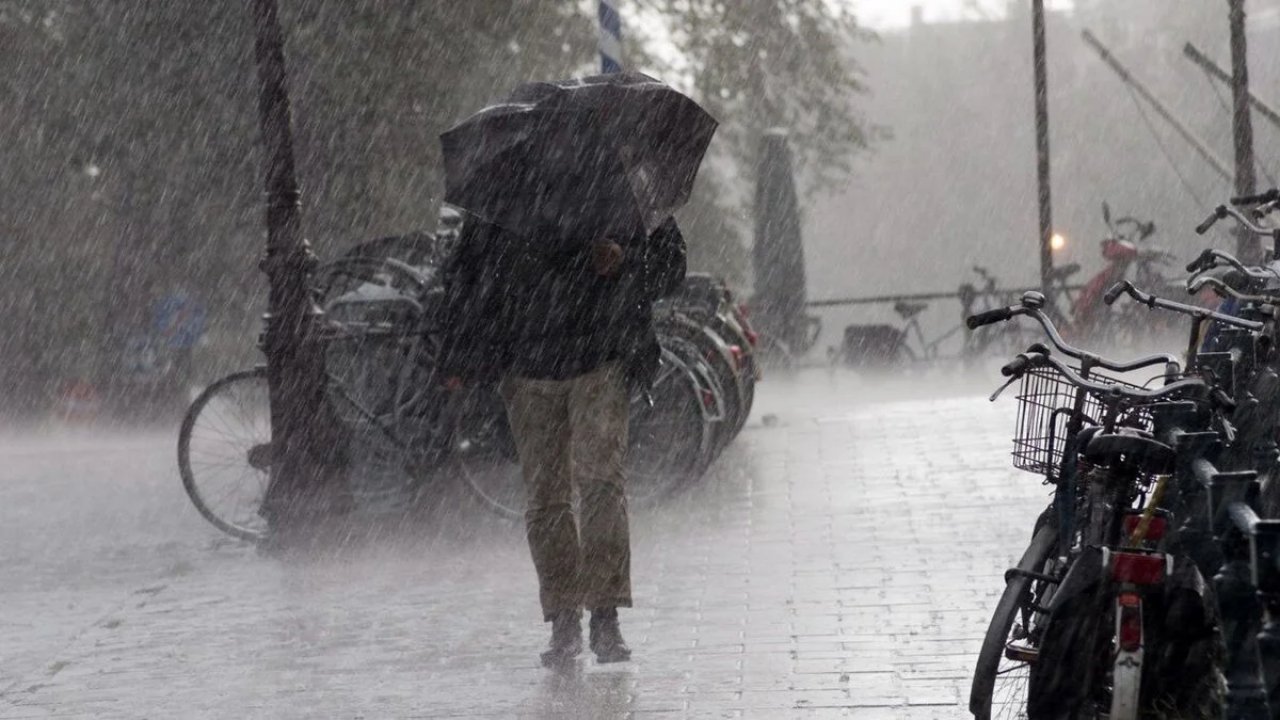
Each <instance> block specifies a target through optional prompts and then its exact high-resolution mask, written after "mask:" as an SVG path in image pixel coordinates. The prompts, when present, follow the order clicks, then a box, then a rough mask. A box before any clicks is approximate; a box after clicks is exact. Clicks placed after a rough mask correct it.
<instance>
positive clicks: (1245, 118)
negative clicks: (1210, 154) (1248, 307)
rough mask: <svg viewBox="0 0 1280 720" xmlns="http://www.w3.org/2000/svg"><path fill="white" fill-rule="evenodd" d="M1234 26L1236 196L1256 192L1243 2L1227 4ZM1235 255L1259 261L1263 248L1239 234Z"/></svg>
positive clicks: (1233, 83) (1228, 2)
mask: <svg viewBox="0 0 1280 720" xmlns="http://www.w3.org/2000/svg"><path fill="white" fill-rule="evenodd" d="M1227 5H1228V8H1229V12H1228V13H1227V16H1228V18H1229V20H1230V24H1231V101H1232V102H1231V105H1232V108H1231V109H1232V113H1231V136H1232V138H1233V140H1234V145H1235V155H1236V178H1235V179H1236V184H1235V188H1236V195H1252V194H1253V193H1255V192H1257V185H1258V181H1257V176H1256V175H1255V174H1254V169H1253V168H1254V166H1253V118H1252V115H1251V114H1250V112H1249V62H1248V48H1247V46H1246V44H1245V35H1244V0H1227ZM1236 252H1237V254H1238V255H1239V256H1240V257H1241V258H1247V259H1251V260H1259V259H1261V258H1262V245H1261V243H1259V242H1258V239H1257V238H1255V237H1253V235H1252V234H1250V233H1248V232H1244V231H1242V230H1240V231H1237V233H1236Z"/></svg>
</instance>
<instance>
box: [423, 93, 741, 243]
mask: <svg viewBox="0 0 1280 720" xmlns="http://www.w3.org/2000/svg"><path fill="white" fill-rule="evenodd" d="M716 125H717V123H716V121H715V119H714V118H712V117H711V116H710V115H709V114H708V113H707V112H706V111H705V110H703V109H702V108H701V107H700V106H699V105H698V104H697V103H695V102H694V101H693V100H690V99H689V98H688V97H686V96H684V95H682V94H681V93H679V92H677V91H676V90H674V89H672V88H671V87H670V86H668V85H666V84H664V83H662V82H660V81H658V80H655V79H654V78H651V77H649V76H647V75H643V74H641V73H634V72H627V73H611V74H609V75H596V76H592V77H587V78H582V79H575V80H566V81H561V82H534V83H526V84H524V85H521V86H519V87H517V88H516V89H515V91H514V92H512V93H511V95H510V96H509V97H508V98H507V99H506V100H505V101H503V102H502V103H499V104H497V105H492V106H490V107H487V108H484V109H483V110H481V111H480V112H478V113H476V114H474V115H472V116H471V117H469V118H467V119H466V120H464V121H462V122H461V123H459V124H458V125H456V126H455V127H453V128H452V129H450V130H448V131H447V132H445V133H444V134H443V135H441V136H440V142H441V145H442V148H443V153H444V165H445V201H446V202H448V203H450V204H452V205H456V206H458V207H461V208H464V209H466V210H467V211H468V212H471V213H473V214H475V215H477V216H479V217H481V218H483V219H485V220H487V221H489V222H492V223H494V224H496V225H500V226H502V227H504V228H506V229H508V230H511V231H513V232H515V233H518V234H521V235H533V234H537V233H542V232H547V231H554V232H555V233H557V234H558V235H560V236H579V237H592V236H599V234H601V233H609V232H618V233H622V234H625V233H627V232H628V231H631V230H638V229H643V230H644V231H645V233H646V234H648V233H649V232H652V231H653V230H655V229H657V227H658V226H659V225H661V224H662V222H663V221H664V220H665V219H666V218H668V217H670V216H671V214H672V213H674V212H675V211H676V210H677V209H679V208H680V207H681V206H683V205H684V204H685V203H686V202H688V200H689V194H690V192H691V190H692V188H693V180H694V177H695V176H696V175H697V172H698V167H699V165H701V163H702V157H703V155H705V154H706V151H707V145H708V144H709V143H710V142H711V136H712V135H713V134H714V133H715V129H716Z"/></svg>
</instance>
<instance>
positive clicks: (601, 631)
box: [569, 363, 631, 662]
mask: <svg viewBox="0 0 1280 720" xmlns="http://www.w3.org/2000/svg"><path fill="white" fill-rule="evenodd" d="M572 382H573V385H572V389H571V391H570V397H569V425H570V427H571V428H572V429H571V436H572V438H573V439H572V448H571V451H570V457H571V464H572V474H573V479H574V482H575V483H576V484H577V486H578V491H579V493H580V494H581V496H582V507H581V526H582V533H581V534H582V567H581V570H580V578H581V583H582V593H583V595H582V599H583V604H584V605H585V606H586V607H588V608H591V610H592V618H591V631H592V632H591V637H592V650H594V651H595V652H596V655H597V657H598V658H599V659H600V660H601V661H602V662H616V661H619V660H626V659H628V658H629V657H630V656H631V651H630V650H628V649H627V647H626V644H625V643H624V642H623V641H622V635H621V633H620V632H619V630H618V621H617V612H616V609H617V608H619V607H631V538H630V530H629V526H628V522H627V497H626V492H625V487H626V484H625V476H624V470H623V462H624V460H625V458H626V452H627V425H628V421H629V415H628V411H629V403H628V398H627V390H626V382H625V380H624V378H623V374H622V372H621V367H620V365H619V364H618V363H609V364H607V365H605V366H603V367H601V368H600V369H598V370H596V371H594V372H591V373H588V374H586V375H583V376H581V377H578V378H575V379H574V380H573V381H572Z"/></svg>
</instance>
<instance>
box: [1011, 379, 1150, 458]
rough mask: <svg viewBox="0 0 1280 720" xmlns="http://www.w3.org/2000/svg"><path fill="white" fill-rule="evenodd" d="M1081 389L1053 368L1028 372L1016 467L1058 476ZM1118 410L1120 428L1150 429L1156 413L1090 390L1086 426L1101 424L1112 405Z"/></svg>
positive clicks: (1115, 382) (1121, 384) (1021, 400)
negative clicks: (1110, 398) (1105, 398)
mask: <svg viewBox="0 0 1280 720" xmlns="http://www.w3.org/2000/svg"><path fill="white" fill-rule="evenodd" d="M1089 379H1090V380H1091V381H1093V382H1095V383H1105V384H1108V385H1116V386H1118V387H1123V388H1131V389H1138V388H1139V386H1137V385H1134V384H1132V383H1127V382H1124V381H1122V380H1117V379H1115V378H1111V377H1107V376H1105V375H1099V374H1096V373H1091V374H1090V376H1089ZM1077 392H1078V388H1076V386H1075V385H1072V384H1071V382H1070V381H1069V380H1067V379H1066V378H1065V377H1064V376H1063V375H1062V374H1061V373H1059V372H1058V371H1057V370H1055V369H1054V368H1052V367H1038V368H1032V369H1030V370H1028V371H1027V372H1026V373H1025V374H1023V376H1022V384H1021V386H1020V387H1019V389H1018V394H1017V400H1018V420H1017V426H1016V427H1015V429H1014V436H1013V466H1014V467H1016V468H1018V469H1019V470H1026V471H1027V472H1033V473H1036V474H1037V475H1043V476H1045V477H1046V478H1052V477H1055V476H1057V474H1058V468H1059V467H1061V465H1062V456H1063V448H1064V447H1065V445H1066V439H1067V424H1068V423H1069V422H1070V420H1071V411H1072V409H1073V408H1074V407H1075V403H1076V394H1077ZM1112 408H1114V409H1115V412H1116V416H1115V418H1114V422H1115V425H1116V426H1123V427H1132V428H1138V429H1141V430H1151V411H1150V408H1149V407H1146V406H1142V405H1136V406H1135V405H1126V404H1125V403H1124V402H1123V401H1121V402H1119V403H1117V402H1115V401H1110V400H1109V401H1108V402H1107V403H1104V402H1103V401H1102V399H1101V398H1099V397H1098V396H1097V395H1094V394H1092V393H1089V392H1086V393H1085V397H1084V405H1083V408H1082V412H1083V413H1084V422H1085V425H1086V426H1088V425H1101V424H1102V423H1103V422H1104V421H1105V420H1106V418H1107V414H1108V412H1109V409H1112Z"/></svg>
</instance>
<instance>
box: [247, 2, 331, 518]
mask: <svg viewBox="0 0 1280 720" xmlns="http://www.w3.org/2000/svg"><path fill="white" fill-rule="evenodd" d="M253 8H254V19H255V26H256V28H257V37H256V41H255V43H254V55H255V58H256V61H257V70H258V86H259V87H258V117H259V122H260V124H261V129H262V149H263V160H264V163H265V167H264V183H265V190H266V220H267V247H266V253H265V254H264V255H263V258H262V262H261V264H260V267H261V269H262V271H263V272H264V273H266V275H267V280H268V283H269V292H268V305H267V314H266V316H265V327H264V330H263V334H262V341H261V347H262V351H263V353H264V354H265V355H266V358H267V385H268V393H269V397H270V403H271V437H272V447H273V453H272V463H271V479H270V484H269V486H268V488H267V494H266V497H265V498H264V501H263V509H262V512H263V515H264V516H265V517H266V519H267V521H268V523H269V525H270V527H271V530H272V531H273V532H274V533H279V532H280V531H281V530H282V529H284V528H285V527H289V528H290V529H293V528H296V527H297V526H298V521H299V520H300V519H302V518H303V517H305V516H306V515H307V514H308V513H310V512H314V511H319V510H323V509H324V507H323V505H322V503H321V501H323V500H325V499H326V498H323V497H321V496H320V495H319V492H320V491H321V490H322V489H323V488H322V483H321V482H320V477H321V473H320V472H318V470H319V467H318V465H317V453H315V452H313V448H312V447H311V444H312V443H311V442H310V439H311V438H312V437H313V433H312V432H311V430H312V429H313V424H314V423H315V421H316V418H317V417H318V416H319V410H320V408H321V403H322V393H323V390H324V383H323V371H324V369H323V367H322V366H320V365H319V364H318V358H317V355H318V353H316V352H311V351H309V348H310V341H311V340H312V338H313V337H314V331H315V328H316V325H317V322H316V317H317V315H318V310H317V308H316V307H315V304H314V302H313V301H312V299H311V296H310V291H309V286H310V282H309V278H310V274H311V271H312V269H313V268H314V266H315V263H316V260H315V256H314V255H313V254H312V253H311V250H310V248H309V247H308V244H307V241H306V240H305V239H304V238H303V237H302V205H301V202H300V193H299V190H298V181H297V176H296V172H295V168H294V156H293V131H292V118H291V114H290V109H289V95H288V87H287V76H286V73H285V65H284V38H283V33H282V31H281V29H280V18H279V13H278V10H277V7H276V0H254V2H253Z"/></svg>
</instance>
